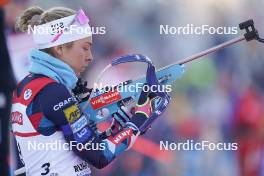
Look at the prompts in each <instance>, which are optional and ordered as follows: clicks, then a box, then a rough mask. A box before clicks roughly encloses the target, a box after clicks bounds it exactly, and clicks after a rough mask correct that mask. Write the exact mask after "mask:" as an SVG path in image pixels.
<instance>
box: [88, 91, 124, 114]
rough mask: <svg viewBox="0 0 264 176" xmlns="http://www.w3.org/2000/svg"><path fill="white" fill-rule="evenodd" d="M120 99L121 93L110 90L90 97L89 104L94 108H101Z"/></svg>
mask: <svg viewBox="0 0 264 176" xmlns="http://www.w3.org/2000/svg"><path fill="white" fill-rule="evenodd" d="M118 100H121V95H120V93H119V92H118V91H110V92H107V93H104V94H102V95H100V96H97V97H94V98H92V99H91V105H92V108H93V109H94V110H96V109H98V108H101V107H103V106H105V105H108V104H111V103H113V102H116V101H118Z"/></svg>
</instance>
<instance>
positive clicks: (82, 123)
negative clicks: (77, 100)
mask: <svg viewBox="0 0 264 176" xmlns="http://www.w3.org/2000/svg"><path fill="white" fill-rule="evenodd" d="M87 124H88V120H87V118H86V117H85V116H84V115H83V116H81V118H79V119H78V120H77V121H76V122H74V123H73V124H71V129H72V132H73V133H77V132H78V131H80V130H81V129H83V128H84V127H85V126H86V125H87Z"/></svg>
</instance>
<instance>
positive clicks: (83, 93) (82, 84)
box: [72, 78, 93, 103]
mask: <svg viewBox="0 0 264 176" xmlns="http://www.w3.org/2000/svg"><path fill="white" fill-rule="evenodd" d="M92 90H93V89H91V88H87V81H83V80H82V79H81V78H78V81H77V83H76V86H75V88H74V89H72V92H73V94H74V95H75V97H76V98H77V100H78V102H79V103H81V102H83V101H87V100H88V99H89V97H90V95H91V92H92Z"/></svg>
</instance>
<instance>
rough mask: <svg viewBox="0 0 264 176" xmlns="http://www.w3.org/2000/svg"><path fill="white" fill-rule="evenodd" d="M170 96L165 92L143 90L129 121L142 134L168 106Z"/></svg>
mask: <svg viewBox="0 0 264 176" xmlns="http://www.w3.org/2000/svg"><path fill="white" fill-rule="evenodd" d="M169 102H170V96H169V94H168V93H166V92H160V93H153V92H150V93H149V92H143V91H142V93H141V95H140V97H139V101H138V103H137V105H136V107H135V114H134V115H133V117H132V118H131V120H130V122H129V123H133V124H134V125H135V126H136V127H137V128H138V129H139V131H140V134H141V135H142V134H144V133H145V132H146V131H147V130H148V129H149V128H150V127H151V125H152V123H153V122H154V120H156V119H157V118H158V117H159V116H160V115H161V114H162V113H163V112H164V111H165V110H166V109H167V107H168V105H169Z"/></svg>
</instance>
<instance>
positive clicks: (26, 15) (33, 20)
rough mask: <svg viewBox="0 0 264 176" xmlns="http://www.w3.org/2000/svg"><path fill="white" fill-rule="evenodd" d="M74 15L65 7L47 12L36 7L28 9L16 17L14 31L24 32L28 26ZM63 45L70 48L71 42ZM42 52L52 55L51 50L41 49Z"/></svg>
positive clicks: (74, 12)
mask: <svg viewBox="0 0 264 176" xmlns="http://www.w3.org/2000/svg"><path fill="white" fill-rule="evenodd" d="M74 14H76V11H74V10H72V9H69V8H65V7H54V8H50V9H48V10H43V9H42V8H40V7H38V6H33V7H29V8H27V9H26V10H24V11H23V12H22V14H21V15H20V16H19V17H18V19H17V21H16V30H18V31H21V32H26V31H27V30H28V28H29V26H31V27H34V26H38V25H41V24H45V23H48V22H51V21H54V20H57V19H60V18H64V17H67V16H71V15H74ZM63 45H65V46H66V47H69V48H70V47H72V45H73V42H69V43H66V44H63ZM42 51H44V52H47V53H49V54H51V55H54V54H53V53H52V51H51V48H47V49H43V50H42Z"/></svg>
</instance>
